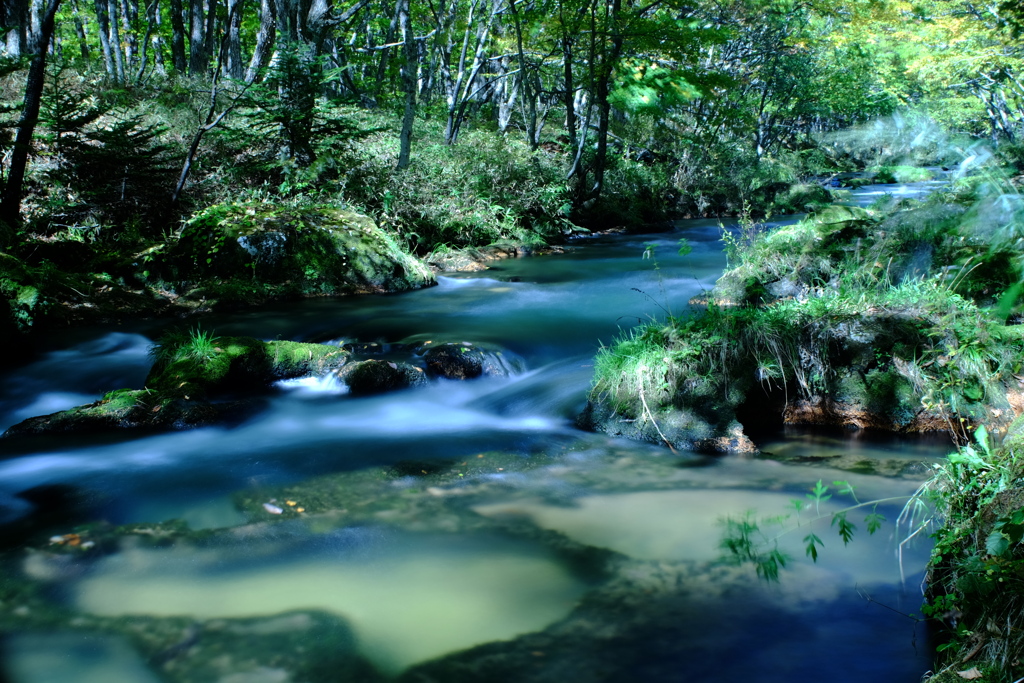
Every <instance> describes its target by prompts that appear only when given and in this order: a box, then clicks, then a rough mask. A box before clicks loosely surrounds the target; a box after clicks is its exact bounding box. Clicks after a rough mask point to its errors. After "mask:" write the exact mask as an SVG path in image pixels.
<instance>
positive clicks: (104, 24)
mask: <svg viewBox="0 0 1024 683" xmlns="http://www.w3.org/2000/svg"><path fill="white" fill-rule="evenodd" d="M94 5H95V9H96V24H97V26H98V28H97V31H96V32H97V33H98V34H99V38H100V52H102V53H103V66H104V68H105V69H106V71H107V76H108V77H109V78H110V79H111V80H114V81H116V80H117V67H115V66H114V54H113V52H112V51H111V49H110V17H109V16H107V3H106V0H95V3H94Z"/></svg>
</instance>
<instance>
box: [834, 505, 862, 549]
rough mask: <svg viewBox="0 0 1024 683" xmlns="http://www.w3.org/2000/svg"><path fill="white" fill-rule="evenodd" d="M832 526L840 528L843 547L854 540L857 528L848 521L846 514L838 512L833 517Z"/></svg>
mask: <svg viewBox="0 0 1024 683" xmlns="http://www.w3.org/2000/svg"><path fill="white" fill-rule="evenodd" d="M832 526H838V527H839V538H841V539H843V545H847V544H849V542H850V541H852V540H853V532H854V531H855V530H856V529H857V526H856V525H855V524H854V523H853V522H851V521H850V520H848V519H846V513H845V512H837V513H836V514H834V515H832Z"/></svg>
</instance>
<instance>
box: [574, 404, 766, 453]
mask: <svg viewBox="0 0 1024 683" xmlns="http://www.w3.org/2000/svg"><path fill="white" fill-rule="evenodd" d="M701 412H715V413H717V414H716V415H715V416H714V417H710V416H709V415H707V414H703V415H702V414H701ZM576 424H577V425H578V426H579V427H581V428H582V429H587V430H589V431H594V432H603V433H605V434H609V435H611V436H621V437H625V438H627V439H634V440H636V441H647V442H649V443H656V444H662V445H666V446H668V447H669V448H672V449H675V450H682V451H691V452H694V453H712V454H715V453H753V452H756V451H757V447H756V446H755V445H754V443H753V442H752V441H751V440H750V439H749V438H748V437H747V435H746V434H744V433H743V425H741V424H740V423H739V422H738V421H737V420H736V415H735V412H734V410H733V409H732V406H728V405H723V406H719V409H718V410H714V411H697V410H694V409H692V408H687V407H665V408H660V409H657V411H656V412H655V413H650V414H647V413H641V414H640V416H638V417H634V416H632V414H631V413H629V412H620V411H618V410H616V408H615V406H614V405H612V403H611V402H610V401H608V400H606V399H603V398H591V400H590V401H588V402H587V405H586V407H585V408H584V409H583V412H582V413H581V414H580V416H579V418H577V420H576Z"/></svg>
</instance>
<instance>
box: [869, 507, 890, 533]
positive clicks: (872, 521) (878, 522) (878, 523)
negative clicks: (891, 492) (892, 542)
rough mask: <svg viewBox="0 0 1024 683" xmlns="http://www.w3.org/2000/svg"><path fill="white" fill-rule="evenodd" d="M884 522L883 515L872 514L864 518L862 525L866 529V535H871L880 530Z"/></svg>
mask: <svg viewBox="0 0 1024 683" xmlns="http://www.w3.org/2000/svg"><path fill="white" fill-rule="evenodd" d="M884 521H885V515H881V514H879V513H877V512H872V513H871V514H869V515H868V516H867V517H865V518H864V523H865V524H866V525H867V527H868V533H869V534H873V533H875V532H876V531H878V530H879V529H881V528H882V522H884Z"/></svg>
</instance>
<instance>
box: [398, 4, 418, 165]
mask: <svg viewBox="0 0 1024 683" xmlns="http://www.w3.org/2000/svg"><path fill="white" fill-rule="evenodd" d="M397 10H398V30H399V32H400V33H401V35H402V43H403V44H404V47H405V64H403V65H402V89H403V90H405V113H404V114H403V116H402V132H401V133H400V134H399V136H398V141H399V151H398V168H399V169H403V168H406V167H407V166H408V165H409V156H410V153H411V148H412V124H413V122H414V121H415V120H416V52H417V50H416V45H415V41H414V39H413V34H412V29H411V27H410V26H409V0H398V8H397Z"/></svg>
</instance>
